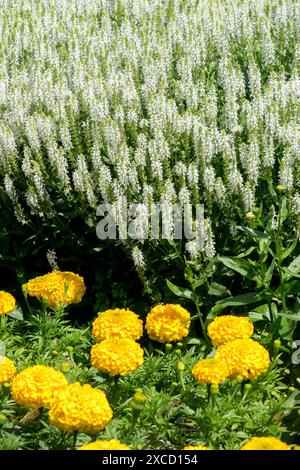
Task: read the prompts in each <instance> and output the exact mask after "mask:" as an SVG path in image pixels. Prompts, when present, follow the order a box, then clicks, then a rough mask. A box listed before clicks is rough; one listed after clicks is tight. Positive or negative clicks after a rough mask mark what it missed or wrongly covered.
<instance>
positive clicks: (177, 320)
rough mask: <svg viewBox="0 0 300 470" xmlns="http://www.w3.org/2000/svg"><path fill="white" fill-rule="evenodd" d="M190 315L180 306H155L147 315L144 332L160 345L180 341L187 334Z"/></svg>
mask: <svg viewBox="0 0 300 470" xmlns="http://www.w3.org/2000/svg"><path fill="white" fill-rule="evenodd" d="M190 323H191V322H190V314H189V312H188V311H187V310H185V309H184V308H183V307H181V305H175V304H167V305H156V306H155V307H153V308H152V310H151V311H150V312H149V313H148V315H147V319H146V330H147V333H148V335H149V336H150V338H151V339H153V340H155V341H159V342H160V343H169V342H172V341H180V340H182V339H183V338H184V337H185V336H187V335H188V333H189V328H190Z"/></svg>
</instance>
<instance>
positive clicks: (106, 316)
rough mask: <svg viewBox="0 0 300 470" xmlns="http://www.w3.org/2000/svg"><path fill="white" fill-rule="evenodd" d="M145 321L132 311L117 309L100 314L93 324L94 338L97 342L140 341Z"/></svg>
mask: <svg viewBox="0 0 300 470" xmlns="http://www.w3.org/2000/svg"><path fill="white" fill-rule="evenodd" d="M142 334H143V321H142V320H140V318H139V317H138V316H137V315H136V314H135V313H134V312H131V311H130V310H127V309H125V308H116V309H114V310H106V311H105V312H100V313H98V318H96V320H95V321H94V323H93V336H94V337H95V338H96V340H97V341H101V340H103V339H110V338H129V339H134V340H137V339H140V337H141V336H142Z"/></svg>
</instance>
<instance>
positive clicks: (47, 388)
mask: <svg viewBox="0 0 300 470" xmlns="http://www.w3.org/2000/svg"><path fill="white" fill-rule="evenodd" d="M67 385H68V382H67V379H66V377H65V376H64V375H63V374H62V373H61V372H59V371H57V370H55V369H53V368H52V367H49V366H43V365H37V366H32V367H27V369H24V370H23V371H22V372H20V373H19V374H17V375H16V376H15V377H14V379H13V382H12V396H13V399H14V400H15V401H16V402H17V403H19V404H20V405H23V406H26V407H27V408H40V407H49V405H50V403H51V400H52V399H53V398H54V397H55V395H56V393H58V392H59V391H60V390H62V389H63V388H65V387H66V386H67Z"/></svg>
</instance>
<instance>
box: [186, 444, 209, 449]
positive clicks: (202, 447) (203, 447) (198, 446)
mask: <svg viewBox="0 0 300 470" xmlns="http://www.w3.org/2000/svg"><path fill="white" fill-rule="evenodd" d="M182 450H211V449H209V448H208V447H205V446H201V445H198V444H195V445H192V446H190V445H188V446H185V447H184V448H183V449H182Z"/></svg>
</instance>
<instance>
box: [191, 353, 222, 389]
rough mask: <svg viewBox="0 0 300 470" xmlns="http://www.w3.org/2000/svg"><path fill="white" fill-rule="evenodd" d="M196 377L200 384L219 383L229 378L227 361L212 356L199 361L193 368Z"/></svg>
mask: <svg viewBox="0 0 300 470" xmlns="http://www.w3.org/2000/svg"><path fill="white" fill-rule="evenodd" d="M192 374H193V376H194V379H195V380H197V382H199V383H200V384H207V385H208V384H219V383H220V382H223V381H224V380H226V379H227V378H228V375H229V371H228V367H227V364H226V362H224V361H221V360H218V359H215V358H212V359H203V360H202V361H199V362H197V364H195V365H194V367H193V369H192Z"/></svg>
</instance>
